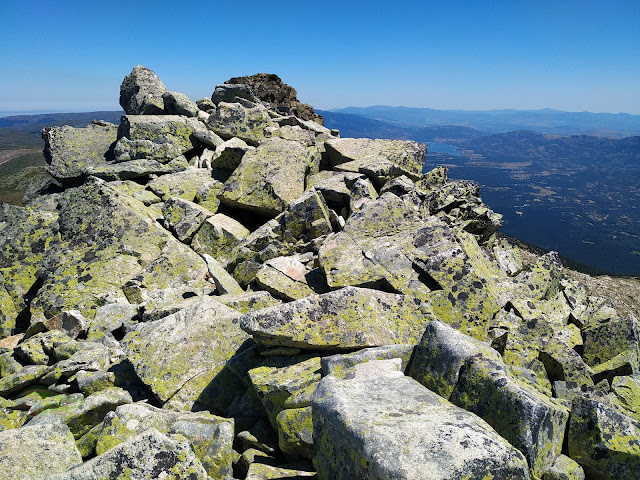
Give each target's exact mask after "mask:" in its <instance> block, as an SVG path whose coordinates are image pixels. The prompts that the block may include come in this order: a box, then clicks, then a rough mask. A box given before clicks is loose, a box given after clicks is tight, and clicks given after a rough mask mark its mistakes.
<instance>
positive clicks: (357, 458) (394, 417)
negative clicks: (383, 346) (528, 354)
mask: <svg viewBox="0 0 640 480" xmlns="http://www.w3.org/2000/svg"><path fill="white" fill-rule="evenodd" d="M396 374H397V375H391V374H386V375H383V376H381V377H378V378H364V379H361V380H359V379H358V377H356V378H354V379H351V380H340V379H337V378H335V377H333V376H328V377H325V378H323V379H322V380H321V382H320V385H319V386H318V389H317V390H316V393H315V395H314V397H313V428H314V442H315V446H316V456H315V458H314V465H315V467H316V469H317V471H318V479H319V480H325V479H326V480H330V479H331V480H342V479H345V480H346V479H353V478H384V479H392V478H393V479H416V480H417V479H425V480H427V479H428V480H434V479H442V480H445V479H446V480H453V479H459V480H462V479H478V480H480V479H485V478H509V479H529V478H531V477H530V475H529V469H528V467H527V461H526V460H525V458H524V456H523V455H522V454H521V453H520V452H519V451H518V450H516V449H515V448H513V447H512V446H511V445H509V443H507V441H506V440H504V439H503V438H502V437H500V436H499V435H498V434H497V433H496V432H495V430H493V429H492V428H491V427H490V426H489V425H488V424H487V423H486V422H484V420H482V419H480V418H479V417H477V416H475V415H474V414H472V413H469V412H467V411H465V410H463V409H461V408H458V407H456V406H454V405H452V404H450V403H449V402H447V401H446V400H444V399H443V398H442V397H439V396H438V395H436V394H435V393H433V392H431V391H430V390H428V389H426V388H425V387H423V386H422V385H420V384H418V383H417V382H416V381H415V380H413V379H411V378H408V377H404V376H402V374H401V373H400V372H396Z"/></svg>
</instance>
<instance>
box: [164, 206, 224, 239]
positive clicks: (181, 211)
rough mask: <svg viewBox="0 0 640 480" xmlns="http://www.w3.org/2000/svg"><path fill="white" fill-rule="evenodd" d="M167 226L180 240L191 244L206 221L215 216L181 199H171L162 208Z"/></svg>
mask: <svg viewBox="0 0 640 480" xmlns="http://www.w3.org/2000/svg"><path fill="white" fill-rule="evenodd" d="M162 213H163V214H164V220H165V222H166V225H167V226H168V227H169V228H170V229H171V230H172V231H173V233H175V234H176V236H177V237H178V240H180V241H181V242H184V243H189V242H190V241H191V238H192V237H193V235H194V234H195V233H196V232H197V231H198V230H199V229H200V226H201V225H202V224H203V223H204V221H205V220H206V219H207V218H209V217H211V216H212V215H213V213H212V212H210V211H209V210H207V209H206V208H204V207H202V206H200V205H198V204H196V203H193V202H190V201H189V200H185V199H184V198H180V197H171V198H169V200H167V201H166V202H164V205H163V207H162Z"/></svg>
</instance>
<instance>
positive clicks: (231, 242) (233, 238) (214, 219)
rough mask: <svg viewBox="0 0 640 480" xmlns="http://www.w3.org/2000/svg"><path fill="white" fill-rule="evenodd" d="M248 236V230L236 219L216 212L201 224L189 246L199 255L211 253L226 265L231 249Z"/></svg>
mask: <svg viewBox="0 0 640 480" xmlns="http://www.w3.org/2000/svg"><path fill="white" fill-rule="evenodd" d="M248 236H249V230H248V229H247V228H246V227H245V226H244V225H242V224H241V223H240V222H238V221H237V220H234V219H233V218H231V217H229V216H227V215H224V214H222V213H217V214H215V215H213V216H211V217H209V218H207V219H206V221H205V222H204V223H203V224H202V226H201V227H200V229H199V230H198V233H196V234H195V236H194V237H193V241H192V242H191V248H193V249H194V250H195V251H196V252H198V253H200V254H201V255H204V254H207V255H211V256H212V257H214V258H215V259H217V260H218V261H219V262H220V263H221V264H223V265H226V264H227V263H228V262H229V260H230V258H231V254H232V251H233V249H234V248H235V247H236V246H238V245H239V244H240V242H241V241H242V240H243V239H245V238H246V237H248Z"/></svg>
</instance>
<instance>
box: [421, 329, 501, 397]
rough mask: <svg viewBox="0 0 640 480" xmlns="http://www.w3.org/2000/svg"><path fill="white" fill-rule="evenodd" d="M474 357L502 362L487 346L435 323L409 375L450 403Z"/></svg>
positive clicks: (426, 334) (423, 338)
mask: <svg viewBox="0 0 640 480" xmlns="http://www.w3.org/2000/svg"><path fill="white" fill-rule="evenodd" d="M474 356H481V357H483V358H486V359H490V360H493V361H496V362H502V359H501V358H500V354H499V353H498V352H496V351H495V350H494V349H492V348H491V347H489V346H488V345H487V344H485V343H483V342H480V341H478V340H476V339H475V338H472V337H470V336H468V335H464V334H462V333H460V332H458V331H457V330H456V329H454V328H452V327H450V326H448V325H446V324H444V323H442V322H440V321H437V320H434V321H433V322H431V323H429V324H428V325H427V328H426V329H425V331H424V334H423V335H422V339H421V340H420V343H419V344H418V345H417V346H416V349H415V354H414V357H413V361H412V362H411V366H410V367H409V371H408V375H409V376H411V377H413V378H414V379H416V380H417V381H418V382H420V383H421V384H422V385H424V386H425V387H427V388H428V389H429V390H431V391H432V392H435V393H437V394H438V395H440V396H441V397H444V398H447V399H448V398H449V397H450V396H451V392H453V389H454V388H455V386H456V384H457V383H458V375H459V373H460V369H461V368H462V366H463V365H464V363H465V362H466V361H467V360H469V359H470V358H471V357H474Z"/></svg>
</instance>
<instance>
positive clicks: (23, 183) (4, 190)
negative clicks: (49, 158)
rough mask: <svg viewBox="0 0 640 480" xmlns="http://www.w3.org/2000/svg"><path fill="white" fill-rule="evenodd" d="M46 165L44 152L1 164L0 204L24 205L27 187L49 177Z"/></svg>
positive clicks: (26, 155) (29, 154) (22, 156)
mask: <svg viewBox="0 0 640 480" xmlns="http://www.w3.org/2000/svg"><path fill="white" fill-rule="evenodd" d="M45 165H46V163H45V160H44V156H43V155H42V152H33V153H27V154H25V155H21V156H19V157H16V158H13V159H11V160H9V161H7V162H5V163H2V164H0V202H5V203H11V204H13V205H22V197H23V196H24V193H25V191H26V190H27V186H28V185H29V184H30V183H31V182H34V181H38V180H41V179H45V178H47V177H49V174H48V173H47V171H46V170H45Z"/></svg>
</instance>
